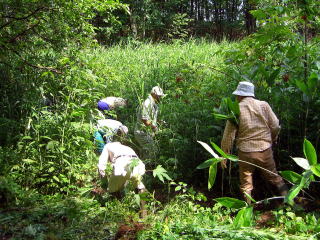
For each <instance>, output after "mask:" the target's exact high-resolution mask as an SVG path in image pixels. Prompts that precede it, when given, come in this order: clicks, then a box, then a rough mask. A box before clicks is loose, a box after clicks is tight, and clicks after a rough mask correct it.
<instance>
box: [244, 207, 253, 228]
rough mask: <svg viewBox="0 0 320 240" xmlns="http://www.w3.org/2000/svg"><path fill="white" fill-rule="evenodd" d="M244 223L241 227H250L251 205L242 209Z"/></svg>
mask: <svg viewBox="0 0 320 240" xmlns="http://www.w3.org/2000/svg"><path fill="white" fill-rule="evenodd" d="M243 216H244V225H243V227H250V226H251V224H252V217H253V207H246V208H245V209H244V214H243Z"/></svg>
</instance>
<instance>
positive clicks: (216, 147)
mask: <svg viewBox="0 0 320 240" xmlns="http://www.w3.org/2000/svg"><path fill="white" fill-rule="evenodd" d="M211 145H212V146H213V147H214V149H215V150H216V151H217V152H218V153H220V155H221V156H222V157H224V158H228V155H227V154H226V153H225V152H224V151H222V149H221V148H220V147H219V146H218V145H217V144H215V143H214V142H211Z"/></svg>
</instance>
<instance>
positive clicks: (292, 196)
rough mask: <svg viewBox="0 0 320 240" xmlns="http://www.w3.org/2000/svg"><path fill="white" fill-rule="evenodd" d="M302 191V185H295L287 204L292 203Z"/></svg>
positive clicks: (286, 200) (287, 198) (289, 194)
mask: <svg viewBox="0 0 320 240" xmlns="http://www.w3.org/2000/svg"><path fill="white" fill-rule="evenodd" d="M301 189H302V187H301V186H300V185H294V186H293V187H292V188H291V189H290V191H289V193H288V195H287V196H286V198H285V202H287V203H292V200H293V199H294V198H295V197H296V196H297V195H298V194H299V192H300V191H301Z"/></svg>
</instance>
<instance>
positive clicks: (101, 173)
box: [99, 169, 106, 178]
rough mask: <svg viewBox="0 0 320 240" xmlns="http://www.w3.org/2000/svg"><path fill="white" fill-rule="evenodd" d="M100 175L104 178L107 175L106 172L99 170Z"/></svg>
mask: <svg viewBox="0 0 320 240" xmlns="http://www.w3.org/2000/svg"><path fill="white" fill-rule="evenodd" d="M99 174H100V176H101V177H102V178H103V177H104V176H105V175H106V173H105V171H104V170H100V169H99Z"/></svg>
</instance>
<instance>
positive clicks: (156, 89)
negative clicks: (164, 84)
mask: <svg viewBox="0 0 320 240" xmlns="http://www.w3.org/2000/svg"><path fill="white" fill-rule="evenodd" d="M151 93H154V94H155V95H157V96H159V97H163V96H164V93H163V90H162V89H161V88H160V87H158V86H156V87H153V88H152V90H151Z"/></svg>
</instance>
